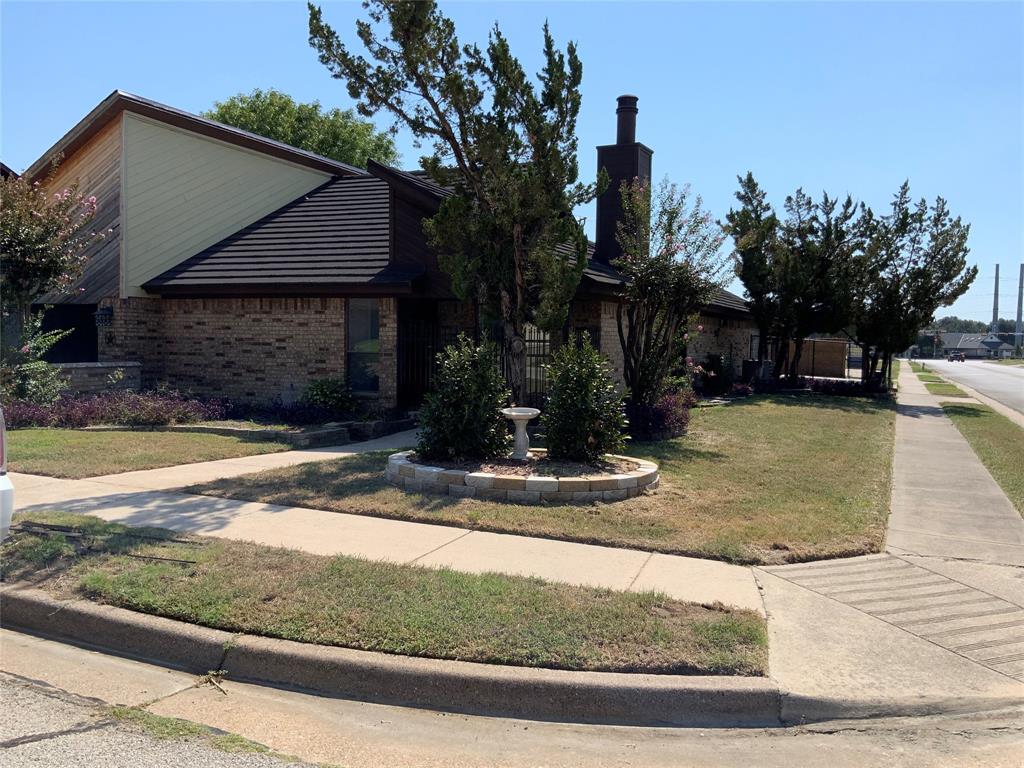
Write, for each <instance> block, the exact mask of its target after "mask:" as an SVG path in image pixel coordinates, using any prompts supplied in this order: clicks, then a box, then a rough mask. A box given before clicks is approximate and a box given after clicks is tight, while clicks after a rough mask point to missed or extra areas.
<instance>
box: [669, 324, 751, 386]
mask: <svg viewBox="0 0 1024 768" xmlns="http://www.w3.org/2000/svg"><path fill="white" fill-rule="evenodd" d="M698 325H701V326H703V327H704V330H703V331H699V332H695V333H692V334H691V336H690V341H689V343H688V344H687V345H686V352H687V354H688V355H689V356H690V357H692V358H693V361H694V362H695V363H697V364H701V363H704V362H705V361H706V360H707V358H708V355H720V356H721V358H722V364H723V365H726V364H727V363H728V362H729V361H730V360H731V362H732V371H733V375H735V376H739V375H740V374H741V373H742V371H743V361H744V360H745V359H747V358H748V357H749V356H750V337H751V335H756V334H757V325H755V324H754V322H753V321H751V320H741V319H738V318H725V317H717V316H713V315H706V314H701V315H699V316H698V317H697V322H696V323H694V324H693V325H692V326H691V330H692V331H695V330H696V327H697V326H698ZM755 352H756V350H755Z"/></svg>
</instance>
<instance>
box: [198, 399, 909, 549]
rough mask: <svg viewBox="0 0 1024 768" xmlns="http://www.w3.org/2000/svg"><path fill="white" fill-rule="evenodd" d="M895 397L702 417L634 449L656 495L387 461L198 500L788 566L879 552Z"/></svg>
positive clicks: (220, 484) (331, 468)
mask: <svg viewBox="0 0 1024 768" xmlns="http://www.w3.org/2000/svg"><path fill="white" fill-rule="evenodd" d="M892 444H893V407H892V405H891V404H890V403H886V402H878V401H874V400H866V399H857V398H838V397H836V398H830V397H817V396H772V397H756V398H747V399H744V400H741V401H737V402H735V403H733V404H731V405H728V406H720V407H712V408H699V409H695V410H694V411H693V420H692V422H691V430H690V434H689V435H687V436H685V437H682V438H679V439H676V440H670V441H665V442H661V443H649V444H643V443H638V444H635V445H633V446H631V447H630V448H628V449H627V450H626V452H627V453H629V454H630V455H632V456H638V457H642V458H647V459H651V460H653V461H656V462H658V463H659V465H660V467H661V478H662V485H661V488H660V489H659V490H658V491H657V492H656V493H654V494H652V495H646V496H641V497H639V498H636V499H631V500H628V501H622V502H616V503H613V504H599V505H590V506H585V505H566V506H544V507H531V506H519V505H515V504H502V503H495V502H486V501H478V500H475V499H455V498H451V497H447V496H427V495H412V494H407V493H405V492H403V491H400V490H398V489H396V488H393V487H391V486H390V485H388V484H387V483H385V482H384V466H385V462H386V456H385V454H364V455H361V456H356V457H352V458H346V459H340V460H338V461H331V462H317V463H315V464H305V465H301V466H296V467H291V468H287V469H278V470H272V471H267V472H261V473H256V474H252V475H245V476H243V477H235V478H231V479H225V480H219V481H215V482H211V483H206V484H202V485H196V486H192V487H190V488H189V489H188V490H189V491H190V492H192V493H202V494H207V495H212V496H222V497H227V498H235V499H246V500H251V501H261V502H267V503H273V504H283V505H289V506H302V507H312V508H316V509H326V510H331V511H337V512H347V513H351V514H362V515H374V516H381V517H391V518H399V519H403V520H418V521H422V522H431V523H445V524H449V525H457V526H462V527H467V528H476V529H480V530H488V531H500V532H505V533H516V534H525V535H531V536H547V537H551V538H558V539H567V540H572V541H582V542H590V543H598V544H607V545H613V546H625V547H638V548H642V549H651V550H657V551H661V552H670V553H677V554H688V555H695V556H698V557H710V558H716V559H723V560H729V561H733V562H742V563H780V562H787V561H796V560H806V559H813V558H822V557H836V556H842V555H853V554H863V553H865V552H875V551H877V550H878V548H879V546H880V545H881V542H882V536H883V533H884V529H885V520H886V516H887V514H888V509H889V480H890V474H891V458H892Z"/></svg>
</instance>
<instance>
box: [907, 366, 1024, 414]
mask: <svg viewBox="0 0 1024 768" xmlns="http://www.w3.org/2000/svg"><path fill="white" fill-rule="evenodd" d="M922 362H923V363H924V364H925V365H927V366H928V367H929V368H931V369H933V370H934V371H935V372H936V373H937V374H939V375H940V376H943V377H945V378H947V379H949V380H950V381H955V382H958V383H960V384H966V385H967V386H968V387H971V388H972V389H976V390H977V391H978V392H980V393H981V394H983V395H987V396H988V397H991V398H992V399H993V400H996V401H998V402H1000V403H1002V404H1003V405H1006V406H1008V407H1010V408H1013V409H1014V410H1015V411H1018V412H1020V413H1024V367H1018V366H1016V365H998V364H996V363H986V362H984V361H983V360H968V361H967V362H964V363H948V362H946V361H945V360H923V361H922Z"/></svg>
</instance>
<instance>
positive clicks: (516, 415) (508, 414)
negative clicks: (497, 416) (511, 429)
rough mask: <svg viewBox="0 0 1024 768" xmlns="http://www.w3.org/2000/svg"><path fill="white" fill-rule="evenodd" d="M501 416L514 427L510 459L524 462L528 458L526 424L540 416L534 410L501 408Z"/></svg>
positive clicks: (528, 444)
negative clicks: (514, 433)
mask: <svg viewBox="0 0 1024 768" xmlns="http://www.w3.org/2000/svg"><path fill="white" fill-rule="evenodd" d="M501 413H502V415H504V417H505V418H506V419H508V420H509V421H511V422H512V423H513V424H515V427H516V436H515V445H514V447H513V450H512V458H513V459H516V460H517V461H526V460H527V459H528V458H530V436H529V435H528V434H526V423H527V422H528V421H529V420H530V419H535V418H537V416H539V415H540V411H538V410H537V409H536V408H502V409H501Z"/></svg>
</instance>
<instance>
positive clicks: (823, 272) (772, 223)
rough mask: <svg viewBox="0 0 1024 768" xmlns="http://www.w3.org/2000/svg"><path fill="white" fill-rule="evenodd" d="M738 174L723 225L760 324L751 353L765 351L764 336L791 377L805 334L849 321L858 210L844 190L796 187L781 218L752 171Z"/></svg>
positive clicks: (780, 372)
mask: <svg viewBox="0 0 1024 768" xmlns="http://www.w3.org/2000/svg"><path fill="white" fill-rule="evenodd" d="M739 181H740V189H739V191H738V192H737V193H736V198H737V200H738V201H739V203H740V208H739V209H738V210H731V211H730V212H729V213H728V215H727V216H726V221H727V224H726V227H725V229H726V232H728V233H729V234H730V235H732V237H733V241H734V245H735V249H734V251H733V257H734V260H735V269H736V275H737V276H738V277H739V278H740V280H741V281H742V282H743V285H744V288H745V290H746V293H747V296H748V298H749V301H750V305H751V311H752V313H753V315H754V318H755V321H756V322H757V324H758V328H759V331H760V342H759V348H758V359H759V360H763V359H764V358H765V356H766V354H767V353H768V352H769V350H766V348H765V340H766V339H767V338H768V337H771V339H772V349H771V350H770V353H771V357H772V359H773V360H774V361H775V366H774V370H775V375H776V376H782V375H784V374H788V375H789V377H790V378H792V379H795V378H796V376H797V372H798V370H799V365H800V358H801V355H802V351H803V341H804V339H805V338H807V337H808V336H809V335H811V334H814V333H836V332H839V331H840V330H842V329H843V328H844V327H845V326H846V325H847V324H848V323H849V322H850V318H851V313H852V307H853V302H854V291H855V282H856V275H857V273H856V270H855V269H854V257H855V255H856V254H857V253H858V252H859V250H860V248H861V244H862V237H861V227H862V225H861V218H860V217H859V215H858V214H859V213H860V209H859V208H858V207H857V205H856V204H855V203H854V202H853V200H852V198H850V197H847V198H846V199H845V200H844V201H843V203H842V204H841V205H840V204H839V201H838V199H834V198H830V197H829V196H828V195H827V194H823V195H822V199H821V201H820V202H817V201H815V200H814V199H813V198H811V197H810V196H809V195H808V194H807V193H805V192H804V191H803V190H802V189H798V190H797V191H796V192H795V193H794V194H793V195H790V196H788V197H787V198H786V201H785V216H784V218H782V219H780V218H779V217H778V216H777V215H776V214H775V212H774V210H773V209H772V207H771V206H770V205H769V204H768V202H767V200H766V195H765V193H764V191H763V190H762V189H761V188H760V187H759V186H758V184H757V182H756V181H755V180H754V177H753V175H752V174H750V173H748V174H747V175H746V177H743V178H740V179H739ZM791 349H792V355H791V354H790V350H791Z"/></svg>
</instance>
